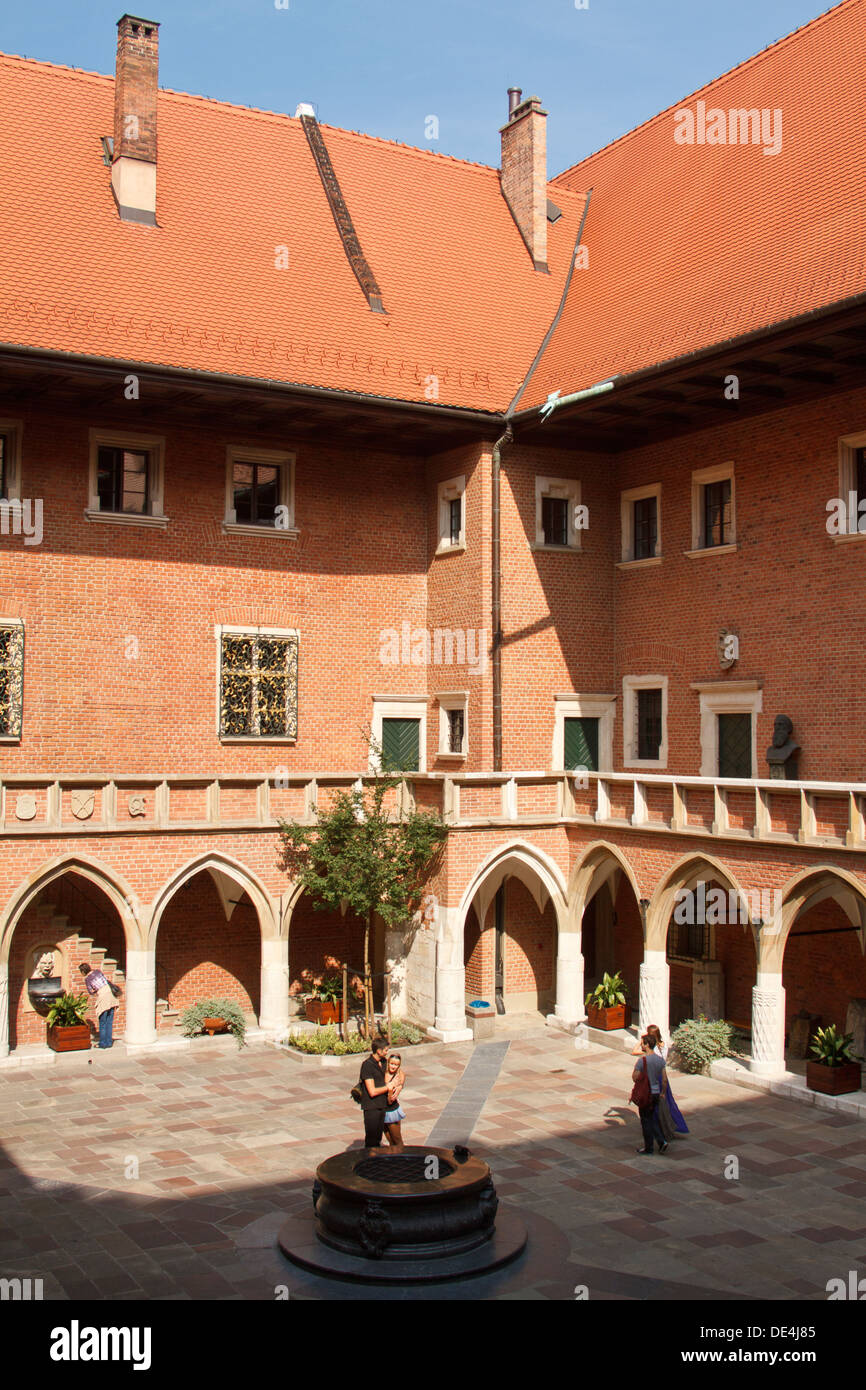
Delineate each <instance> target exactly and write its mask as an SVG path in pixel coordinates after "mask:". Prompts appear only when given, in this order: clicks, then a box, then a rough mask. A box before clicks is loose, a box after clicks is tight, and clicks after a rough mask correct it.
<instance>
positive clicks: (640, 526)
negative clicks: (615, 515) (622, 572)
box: [620, 483, 662, 565]
mask: <svg viewBox="0 0 866 1390" xmlns="http://www.w3.org/2000/svg"><path fill="white" fill-rule="evenodd" d="M661 512H662V485H661V483H650V484H648V485H647V486H646V487H633V488H629V489H628V490H627V491H626V492H622V493H620V520H621V529H622V560H621V563H622V564H624V565H625V564H639V563H649V564H656V563H657V562H658V561H659V560H660V559H661V554H662V522H661Z"/></svg>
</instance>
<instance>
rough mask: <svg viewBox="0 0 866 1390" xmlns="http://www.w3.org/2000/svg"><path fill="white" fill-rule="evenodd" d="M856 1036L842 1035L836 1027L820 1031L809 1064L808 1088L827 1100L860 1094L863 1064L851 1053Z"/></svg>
mask: <svg viewBox="0 0 866 1390" xmlns="http://www.w3.org/2000/svg"><path fill="white" fill-rule="evenodd" d="M853 1041H854V1034H853V1033H840V1032H839V1030H838V1029H837V1027H836V1025H835V1023H831V1024H830V1026H829V1028H819V1029H818V1031H817V1033H816V1034H815V1041H814V1042H813V1043H812V1047H811V1049H810V1050H811V1051H812V1052H814V1054H815V1058H814V1060H813V1059H812V1058H811V1057H810V1058H809V1059H808V1061H807V1062H806V1085H807V1086H808V1087H809V1090H810V1091H820V1092H821V1094H822V1095H826V1096H845V1095H849V1094H850V1092H851V1091H859V1090H860V1061H861V1059H860V1058H859V1057H856V1056H855V1054H854V1053H853V1052H852V1051H851V1044H852V1043H853Z"/></svg>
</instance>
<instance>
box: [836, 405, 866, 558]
mask: <svg viewBox="0 0 866 1390" xmlns="http://www.w3.org/2000/svg"><path fill="white" fill-rule="evenodd" d="M839 497H840V498H841V500H842V503H843V515H844V517H845V526H844V529H843V530H842V531H841V532H840V534H839V536H838V537H837V539H847V538H848V537H849V536H866V431H862V432H861V433H860V434H849V435H846V436H845V437H844V438H842V439H840V440H839Z"/></svg>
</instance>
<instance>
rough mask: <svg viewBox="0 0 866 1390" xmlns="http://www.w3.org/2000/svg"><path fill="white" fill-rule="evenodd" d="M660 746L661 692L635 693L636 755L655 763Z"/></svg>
mask: <svg viewBox="0 0 866 1390" xmlns="http://www.w3.org/2000/svg"><path fill="white" fill-rule="evenodd" d="M661 746H662V692H661V690H658V689H655V690H654V689H648V690H638V692H637V755H638V758H641V759H643V758H646V759H647V760H649V761H651V762H656V761H657V760H658V756H659V749H660V748H661Z"/></svg>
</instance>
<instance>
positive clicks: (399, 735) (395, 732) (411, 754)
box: [382, 719, 421, 772]
mask: <svg viewBox="0 0 866 1390" xmlns="http://www.w3.org/2000/svg"><path fill="white" fill-rule="evenodd" d="M420 748H421V720H420V719H383V720H382V764H383V767H384V768H385V770H386V771H388V772H417V771H418V767H419V763H420Z"/></svg>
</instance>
